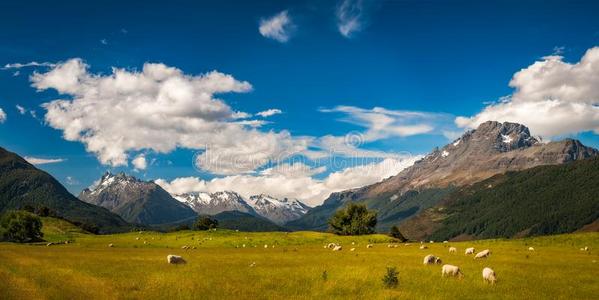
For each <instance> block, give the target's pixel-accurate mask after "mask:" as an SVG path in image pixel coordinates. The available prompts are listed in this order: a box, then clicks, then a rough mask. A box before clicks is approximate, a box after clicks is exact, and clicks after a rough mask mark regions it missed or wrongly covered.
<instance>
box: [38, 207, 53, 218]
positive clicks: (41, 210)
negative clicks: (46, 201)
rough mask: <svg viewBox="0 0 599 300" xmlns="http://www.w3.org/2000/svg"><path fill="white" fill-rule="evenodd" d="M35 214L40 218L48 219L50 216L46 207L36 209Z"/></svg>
mask: <svg viewBox="0 0 599 300" xmlns="http://www.w3.org/2000/svg"><path fill="white" fill-rule="evenodd" d="M35 213H36V214H37V215H38V216H40V217H48V216H50V208H48V207H47V206H41V207H38V208H37V210H36V211H35Z"/></svg>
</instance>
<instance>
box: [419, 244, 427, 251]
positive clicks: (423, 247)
mask: <svg viewBox="0 0 599 300" xmlns="http://www.w3.org/2000/svg"><path fill="white" fill-rule="evenodd" d="M424 249H428V247H427V246H425V245H421V246H420V250H424Z"/></svg>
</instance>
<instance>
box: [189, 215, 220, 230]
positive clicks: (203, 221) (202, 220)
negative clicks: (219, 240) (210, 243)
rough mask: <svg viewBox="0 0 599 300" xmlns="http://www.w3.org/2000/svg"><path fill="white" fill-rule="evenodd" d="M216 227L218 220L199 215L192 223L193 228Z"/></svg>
mask: <svg viewBox="0 0 599 300" xmlns="http://www.w3.org/2000/svg"><path fill="white" fill-rule="evenodd" d="M216 227H218V221H217V220H216V219H213V218H210V217H206V216H203V217H199V218H198V220H197V221H196V222H195V224H193V229H195V230H208V229H213V228H216Z"/></svg>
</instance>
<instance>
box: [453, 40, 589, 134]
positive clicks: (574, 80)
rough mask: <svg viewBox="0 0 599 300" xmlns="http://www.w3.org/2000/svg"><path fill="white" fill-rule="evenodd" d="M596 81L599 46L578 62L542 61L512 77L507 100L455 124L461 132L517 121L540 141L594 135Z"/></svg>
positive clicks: (553, 58)
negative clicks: (467, 129)
mask: <svg viewBox="0 0 599 300" xmlns="http://www.w3.org/2000/svg"><path fill="white" fill-rule="evenodd" d="M598 82H599V47H595V48H592V49H589V50H588V51H587V52H586V53H585V55H584V56H583V57H582V59H581V60H580V61H579V62H578V63H568V62H565V61H564V60H563V57H561V56H557V55H552V56H546V57H543V58H542V59H541V60H540V61H537V62H535V63H533V64H532V65H530V66H528V67H527V68H524V69H522V70H520V71H518V72H516V73H515V74H514V76H513V78H512V80H511V81H510V86H511V87H512V88H514V89H515V91H514V93H513V94H512V95H511V97H507V98H504V99H503V100H502V101H500V102H498V103H494V104H491V105H489V106H487V107H485V109H484V110H483V111H481V112H480V113H478V114H477V115H475V116H472V117H458V118H456V120H455V122H456V124H457V125H458V126H460V127H466V128H475V127H476V126H478V125H479V124H480V123H483V122H485V121H488V120H494V121H501V122H504V121H509V122H517V123H522V124H525V125H527V126H528V127H529V128H530V129H531V131H532V132H533V133H534V134H536V135H540V136H543V137H552V136H560V135H567V134H575V133H579V132H584V131H594V132H596V133H599V84H598Z"/></svg>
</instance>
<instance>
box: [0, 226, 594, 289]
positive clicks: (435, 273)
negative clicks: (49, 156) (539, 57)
mask: <svg viewBox="0 0 599 300" xmlns="http://www.w3.org/2000/svg"><path fill="white" fill-rule="evenodd" d="M43 230H44V234H45V239H46V240H48V241H50V242H59V241H65V240H69V241H71V242H70V243H69V244H60V245H52V246H46V243H41V244H29V245H22V244H12V243H0V298H1V299H279V298H287V299H308V298H320V299H334V298H343V299H356V298H359V299H394V298H402V299H598V298H599V251H598V250H599V233H581V234H570V235H559V236H549V237H540V238H530V239H518V240H483V241H474V242H459V243H447V244H444V243H434V244H430V243H429V244H427V246H428V247H429V249H426V250H420V249H419V246H420V244H419V243H412V244H410V245H408V246H406V245H404V244H398V245H399V246H398V247H397V248H388V244H389V238H388V237H387V236H384V235H369V236H359V237H339V236H334V235H331V234H325V233H316V232H293V233H246V232H235V231H228V230H217V231H209V232H197V231H183V232H175V233H158V232H142V233H139V232H135V233H127V234H117V235H103V236H95V235H89V234H85V233H84V232H82V231H81V230H79V229H77V228H76V227H74V226H72V225H70V224H68V223H66V222H63V221H60V220H55V219H49V218H46V219H44V228H43ZM329 242H338V243H340V244H341V245H342V246H343V250H342V251H340V252H333V251H331V250H329V249H324V248H323V246H324V245H325V244H326V243H329ZM352 242H353V243H354V245H352ZM110 243H112V244H113V245H114V247H112V248H110V247H108V244H110ZM368 243H373V244H374V247H373V248H370V249H367V248H366V245H367V244H368ZM244 244H245V248H244V247H243V245H244ZM185 245H188V246H190V247H196V249H189V250H185V249H181V247H182V246H185ZM264 245H268V248H265V247H264ZM449 246H454V247H457V248H458V253H457V254H449V253H448V247H449ZM530 246H532V247H534V248H535V251H534V252H532V251H528V247H530ZM585 246H588V247H589V249H590V250H589V251H588V252H583V251H580V250H579V248H581V247H585ZM467 247H475V248H476V249H477V251H478V250H483V249H487V248H488V249H490V250H491V251H492V254H491V256H490V257H489V258H488V259H484V260H474V259H473V257H472V256H466V255H464V254H463V253H464V249H465V248H467ZM351 248H355V251H350V249H351ZM168 254H177V255H181V256H183V257H184V258H185V259H186V260H187V264H185V265H169V264H168V263H167V262H166V256H167V255H168ZM427 254H434V255H437V256H440V257H441V258H442V259H443V263H449V264H453V265H457V266H460V268H461V269H462V270H463V272H464V274H465V276H464V278H462V279H457V278H442V277H441V266H440V265H434V266H425V265H423V264H422V259H423V257H424V256H425V255H427ZM387 266H394V267H396V268H397V270H398V272H399V286H398V287H397V288H394V289H386V288H385V287H384V286H383V284H382V280H381V279H382V277H383V275H384V274H385V271H386V267H387ZM487 266H488V267H491V268H493V269H494V270H495V272H496V273H497V277H498V282H497V284H496V285H489V284H486V283H485V282H484V281H483V279H482V276H481V271H482V269H483V268H484V267H487ZM325 271H326V276H323V272H325ZM325 277H326V278H325Z"/></svg>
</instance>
